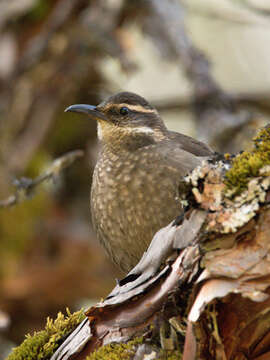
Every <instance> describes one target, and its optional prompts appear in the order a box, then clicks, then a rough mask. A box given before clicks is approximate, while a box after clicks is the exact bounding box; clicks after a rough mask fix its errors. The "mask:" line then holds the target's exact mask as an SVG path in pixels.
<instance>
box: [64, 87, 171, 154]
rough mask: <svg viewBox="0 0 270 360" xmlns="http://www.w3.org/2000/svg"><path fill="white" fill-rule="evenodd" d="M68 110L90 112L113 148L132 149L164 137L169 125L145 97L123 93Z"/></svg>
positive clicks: (105, 139) (101, 137) (100, 135)
mask: <svg viewBox="0 0 270 360" xmlns="http://www.w3.org/2000/svg"><path fill="white" fill-rule="evenodd" d="M65 111H72V112H79V113H84V114H87V115H88V116H89V117H90V118H91V119H94V120H97V122H98V137H99V139H100V140H101V142H102V143H104V144H106V145H108V146H112V147H119V146H120V147H121V146H123V147H126V146H128V147H129V148H130V149H133V148H136V147H140V146H144V145H147V144H151V143H154V142H157V141H160V140H162V139H164V137H165V134H166V131H167V129H166V127H165V125H164V123H163V121H162V119H161V117H160V116H159V114H158V112H157V110H156V109H155V108H154V107H153V106H151V105H150V104H149V103H148V102H147V101H146V100H145V99H144V98H143V97H141V96H139V95H136V94H134V93H131V92H121V93H118V94H116V95H113V96H111V97H109V98H108V99H107V100H105V101H103V102H102V103H100V104H99V105H97V106H93V105H85V104H77V105H71V106H69V107H68V108H67V109H66V110H65Z"/></svg>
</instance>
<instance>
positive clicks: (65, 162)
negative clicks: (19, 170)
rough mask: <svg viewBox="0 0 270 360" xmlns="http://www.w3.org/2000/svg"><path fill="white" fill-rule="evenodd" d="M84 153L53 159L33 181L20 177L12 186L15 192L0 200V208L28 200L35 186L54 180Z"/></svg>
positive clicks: (80, 151) (75, 151)
mask: <svg viewBox="0 0 270 360" xmlns="http://www.w3.org/2000/svg"><path fill="white" fill-rule="evenodd" d="M83 155H84V152H83V151H82V150H74V151H70V152H68V153H66V154H64V155H63V156H61V157H59V158H57V159H55V160H54V161H53V162H52V164H51V165H50V166H49V167H48V169H47V170H46V171H44V172H43V173H42V174H41V175H39V176H37V177H36V178H34V179H30V178H25V177H22V178H20V179H16V180H15V182H14V185H15V186H16V192H15V193H14V194H13V195H10V196H9V197H8V198H7V199H4V200H0V208H1V207H2V208H6V207H10V206H13V205H15V204H19V203H21V202H22V201H24V200H25V199H27V198H29V196H31V195H32V194H33V191H34V190H35V189H36V187H37V186H39V185H40V184H42V183H43V182H45V181H48V180H51V179H54V178H55V177H56V176H59V174H60V172H61V171H62V170H63V169H65V168H67V167H68V166H70V165H71V164H72V163H73V162H74V161H75V160H77V159H78V158H80V157H82V156H83Z"/></svg>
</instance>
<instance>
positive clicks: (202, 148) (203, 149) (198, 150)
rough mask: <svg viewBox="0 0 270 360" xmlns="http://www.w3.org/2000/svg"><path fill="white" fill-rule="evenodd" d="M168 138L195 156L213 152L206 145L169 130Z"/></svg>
mask: <svg viewBox="0 0 270 360" xmlns="http://www.w3.org/2000/svg"><path fill="white" fill-rule="evenodd" d="M169 138H170V139H171V140H172V141H173V142H174V143H175V144H177V145H178V146H179V147H180V148H181V149H183V150H185V151H187V152H189V153H191V154H194V155H196V156H211V155H213V153H214V152H213V150H212V149H211V148H210V147H209V146H208V145H206V144H204V143H203V142H201V141H199V140H196V139H193V138H192V137H190V136H187V135H183V134H179V133H177V132H174V131H169Z"/></svg>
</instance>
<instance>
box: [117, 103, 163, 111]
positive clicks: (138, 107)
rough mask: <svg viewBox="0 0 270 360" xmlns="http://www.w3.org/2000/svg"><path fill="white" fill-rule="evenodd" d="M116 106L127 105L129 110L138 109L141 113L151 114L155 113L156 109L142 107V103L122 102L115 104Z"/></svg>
mask: <svg viewBox="0 0 270 360" xmlns="http://www.w3.org/2000/svg"><path fill="white" fill-rule="evenodd" d="M117 107H118V108H121V107H127V108H128V109H130V110H131V111H132V110H134V111H138V112H142V113H152V114H156V113H157V111H156V109H146V108H144V107H143V106H142V105H139V104H138V105H130V104H126V103H122V104H117Z"/></svg>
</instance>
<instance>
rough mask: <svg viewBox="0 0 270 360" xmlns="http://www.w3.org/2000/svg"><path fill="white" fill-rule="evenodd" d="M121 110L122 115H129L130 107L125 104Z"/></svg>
mask: <svg viewBox="0 0 270 360" xmlns="http://www.w3.org/2000/svg"><path fill="white" fill-rule="evenodd" d="M119 112H120V114H121V115H127V114H128V112H129V109H128V108H127V107H126V106H123V107H121V108H120V110H119Z"/></svg>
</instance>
